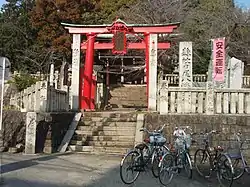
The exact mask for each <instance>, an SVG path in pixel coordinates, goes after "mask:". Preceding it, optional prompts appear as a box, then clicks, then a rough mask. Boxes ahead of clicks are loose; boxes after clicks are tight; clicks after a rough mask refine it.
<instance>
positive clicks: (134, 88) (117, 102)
mask: <svg viewBox="0 0 250 187" xmlns="http://www.w3.org/2000/svg"><path fill="white" fill-rule="evenodd" d="M110 95H111V98H110V100H109V102H110V104H111V106H112V108H147V95H146V85H129V84H128V85H111V89H110Z"/></svg>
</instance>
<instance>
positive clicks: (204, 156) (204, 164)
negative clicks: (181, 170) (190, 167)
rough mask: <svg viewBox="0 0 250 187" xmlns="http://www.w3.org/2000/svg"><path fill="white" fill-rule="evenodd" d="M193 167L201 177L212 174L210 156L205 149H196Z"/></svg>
mask: <svg viewBox="0 0 250 187" xmlns="http://www.w3.org/2000/svg"><path fill="white" fill-rule="evenodd" d="M194 167H195V168H196V171H197V172H198V173H199V175H200V176H202V177H206V178H208V177H210V176H211V174H212V168H211V158H210V156H209V154H208V152H207V151H206V150H205V149H198V150H197V151H196V152H195V154H194Z"/></svg>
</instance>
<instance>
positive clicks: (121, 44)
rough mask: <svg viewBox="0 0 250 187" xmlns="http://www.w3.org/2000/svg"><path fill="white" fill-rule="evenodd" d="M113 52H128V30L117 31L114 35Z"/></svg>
mask: <svg viewBox="0 0 250 187" xmlns="http://www.w3.org/2000/svg"><path fill="white" fill-rule="evenodd" d="M113 44H114V47H113V54H126V52H127V46H126V32H124V31H116V32H115V33H114V36H113Z"/></svg>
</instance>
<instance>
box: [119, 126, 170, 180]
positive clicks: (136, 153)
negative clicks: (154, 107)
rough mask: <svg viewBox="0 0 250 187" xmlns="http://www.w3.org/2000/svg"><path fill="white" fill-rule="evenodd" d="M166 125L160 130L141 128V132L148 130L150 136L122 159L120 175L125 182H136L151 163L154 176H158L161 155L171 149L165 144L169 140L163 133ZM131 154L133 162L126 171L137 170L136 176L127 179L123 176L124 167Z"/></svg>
mask: <svg viewBox="0 0 250 187" xmlns="http://www.w3.org/2000/svg"><path fill="white" fill-rule="evenodd" d="M164 127H165V125H164V126H162V128H161V129H160V130H158V131H156V130H154V131H153V132H150V131H148V130H147V129H146V128H142V129H140V131H141V132H147V134H148V136H149V137H148V138H146V139H144V141H143V142H142V143H139V144H137V145H136V146H135V147H134V149H132V150H130V151H129V152H128V153H127V154H126V155H125V156H124V157H123V159H122V160H121V163H120V177H121V180H122V181H123V183H125V184H132V183H134V182H135V181H136V179H137V178H138V177H139V174H140V172H145V171H146V167H147V166H148V165H149V163H151V164H152V167H151V170H152V173H153V175H154V177H156V178H157V177H158V175H159V173H158V171H159V170H158V163H159V162H160V159H161V156H162V155H163V154H165V152H168V151H169V149H168V147H167V146H166V145H165V143H166V141H167V140H166V138H164V137H163V134H162V133H163V129H164ZM130 156H132V159H131V164H130V165H129V166H128V167H127V168H126V172H127V171H128V170H131V171H132V173H134V172H135V176H134V177H133V178H132V179H131V180H126V179H125V177H124V176H123V167H125V166H124V164H125V161H126V160H127V159H128V158H129V157H130ZM150 161H151V162H150ZM155 166H156V167H155Z"/></svg>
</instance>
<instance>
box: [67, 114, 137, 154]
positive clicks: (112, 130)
mask: <svg viewBox="0 0 250 187" xmlns="http://www.w3.org/2000/svg"><path fill="white" fill-rule="evenodd" d="M136 121H137V114H136V113H135V112H121V111H120V112H117V111H112V112H86V113H84V115H83V117H82V119H81V121H80V122H79V124H78V126H77V129H76V131H75V134H74V135H73V137H72V139H71V142H70V145H69V150H71V151H76V152H89V153H108V154H124V153H125V152H127V150H128V149H130V148H133V146H134V141H135V130H136Z"/></svg>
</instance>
